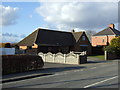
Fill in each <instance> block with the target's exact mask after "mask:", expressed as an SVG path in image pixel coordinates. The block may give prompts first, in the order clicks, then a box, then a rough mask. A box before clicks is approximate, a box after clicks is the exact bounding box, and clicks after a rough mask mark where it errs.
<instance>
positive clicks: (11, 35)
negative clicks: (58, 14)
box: [2, 33, 19, 37]
mask: <svg viewBox="0 0 120 90" xmlns="http://www.w3.org/2000/svg"><path fill="white" fill-rule="evenodd" d="M2 36H8V37H19V36H18V35H16V34H12V33H2Z"/></svg>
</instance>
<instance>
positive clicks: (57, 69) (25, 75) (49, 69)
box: [2, 57, 106, 83]
mask: <svg viewBox="0 0 120 90" xmlns="http://www.w3.org/2000/svg"><path fill="white" fill-rule="evenodd" d="M105 62H106V61H105V60H98V59H97V58H91V57H88V63H86V64H80V65H71V64H58V63H48V62H45V63H44V67H43V69H40V70H36V71H28V72H22V73H15V74H9V75H4V76H2V83H6V82H12V81H18V80H24V79H30V78H35V77H40V76H48V75H53V74H55V73H61V72H69V71H74V70H80V69H84V68H89V67H93V66H95V65H97V64H100V63H105ZM95 63H96V64H95Z"/></svg>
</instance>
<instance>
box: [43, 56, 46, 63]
mask: <svg viewBox="0 0 120 90" xmlns="http://www.w3.org/2000/svg"><path fill="white" fill-rule="evenodd" d="M43 56H44V60H45V62H46V55H45V54H43Z"/></svg>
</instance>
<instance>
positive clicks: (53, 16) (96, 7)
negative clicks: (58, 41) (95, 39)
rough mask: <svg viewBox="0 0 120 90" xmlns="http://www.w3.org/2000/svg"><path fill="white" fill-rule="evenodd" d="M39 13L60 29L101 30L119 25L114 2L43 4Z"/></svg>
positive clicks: (39, 8)
mask: <svg viewBox="0 0 120 90" xmlns="http://www.w3.org/2000/svg"><path fill="white" fill-rule="evenodd" d="M36 11H37V13H38V14H39V15H40V16H42V17H43V18H44V20H45V21H46V22H47V23H51V24H53V25H55V26H56V28H58V29H66V30H71V29H73V28H79V29H82V30H84V29H92V30H93V29H94V30H96V29H99V28H104V27H107V25H108V24H110V23H117V20H118V18H117V17H118V16H117V15H118V7H117V3H112V2H106V3H105V2H61V3H56V2H49V3H47V2H41V5H40V6H39V7H37V8H36Z"/></svg>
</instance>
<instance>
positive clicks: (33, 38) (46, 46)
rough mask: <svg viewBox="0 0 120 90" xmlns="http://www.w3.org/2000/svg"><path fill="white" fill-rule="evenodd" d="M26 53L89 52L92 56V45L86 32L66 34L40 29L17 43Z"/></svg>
mask: <svg viewBox="0 0 120 90" xmlns="http://www.w3.org/2000/svg"><path fill="white" fill-rule="evenodd" d="M17 46H18V48H19V49H22V50H25V51H26V53H39V52H43V53H47V52H51V53H58V52H61V53H69V52H70V51H75V52H80V51H87V54H91V47H92V46H91V43H90V42H89V40H88V38H87V36H86V34H85V32H75V31H74V30H72V32H65V31H55V30H48V29H41V28H38V29H37V30H35V31H34V32H32V33H31V34H30V35H28V36H27V37H25V38H24V39H23V40H21V41H20V42H18V43H17Z"/></svg>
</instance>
